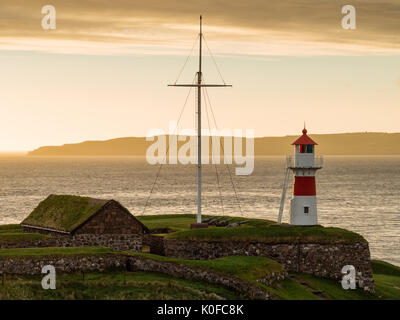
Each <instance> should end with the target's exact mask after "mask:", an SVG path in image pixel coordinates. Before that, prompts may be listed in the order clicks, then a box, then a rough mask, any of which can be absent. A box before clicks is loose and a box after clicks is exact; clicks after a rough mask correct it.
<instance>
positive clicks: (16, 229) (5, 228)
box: [0, 224, 24, 234]
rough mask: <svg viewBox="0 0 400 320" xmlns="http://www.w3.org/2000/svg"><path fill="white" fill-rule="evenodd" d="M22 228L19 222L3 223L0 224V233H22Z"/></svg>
mask: <svg viewBox="0 0 400 320" xmlns="http://www.w3.org/2000/svg"><path fill="white" fill-rule="evenodd" d="M22 232H24V229H23V228H22V227H21V226H20V225H19V224H3V225H0V234H1V233H22Z"/></svg>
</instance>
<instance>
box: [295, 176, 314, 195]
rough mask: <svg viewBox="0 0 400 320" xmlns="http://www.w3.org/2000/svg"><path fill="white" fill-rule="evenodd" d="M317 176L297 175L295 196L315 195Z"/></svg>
mask: <svg viewBox="0 0 400 320" xmlns="http://www.w3.org/2000/svg"><path fill="white" fill-rule="evenodd" d="M316 194H317V193H316V188H315V177H295V178H294V190H293V195H295V196H315V195H316Z"/></svg>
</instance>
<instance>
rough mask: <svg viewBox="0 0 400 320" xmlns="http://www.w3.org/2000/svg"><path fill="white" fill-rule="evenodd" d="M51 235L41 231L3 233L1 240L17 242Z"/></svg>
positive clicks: (40, 238) (46, 237) (0, 236)
mask: <svg viewBox="0 0 400 320" xmlns="http://www.w3.org/2000/svg"><path fill="white" fill-rule="evenodd" d="M49 238H51V236H49V235H45V234H40V233H18V232H17V233H1V232H0V242H7V243H15V242H25V241H36V240H43V239H49Z"/></svg>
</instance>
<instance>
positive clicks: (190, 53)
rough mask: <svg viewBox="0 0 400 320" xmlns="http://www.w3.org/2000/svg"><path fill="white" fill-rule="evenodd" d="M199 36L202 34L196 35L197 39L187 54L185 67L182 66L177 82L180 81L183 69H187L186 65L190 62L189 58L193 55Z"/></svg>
mask: <svg viewBox="0 0 400 320" xmlns="http://www.w3.org/2000/svg"><path fill="white" fill-rule="evenodd" d="M199 38H200V35H198V36H197V37H196V40H194V43H193V46H192V49H191V50H190V52H189V55H188V56H187V58H186V61H185V63H184V64H183V67H182V69H181V71H180V72H179V74H178V78H176V80H175V84H176V83H177V82H178V81H179V78H180V77H181V75H182V72H183V70H184V69H185V67H186V65H187V63H188V61H189V58H190V57H191V56H192V53H193V49H194V47H195V46H196V43H197V41H198V39H199Z"/></svg>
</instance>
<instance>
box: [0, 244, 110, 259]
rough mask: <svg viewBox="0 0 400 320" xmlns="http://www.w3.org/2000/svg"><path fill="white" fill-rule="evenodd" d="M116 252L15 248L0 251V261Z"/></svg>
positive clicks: (84, 249)
mask: <svg viewBox="0 0 400 320" xmlns="http://www.w3.org/2000/svg"><path fill="white" fill-rule="evenodd" d="M110 254H117V252H116V251H115V250H113V249H110V248H105V247H66V248H58V247H57V248H52V247H46V248H17V249H2V250H0V259H9V258H21V259H23V258H28V257H29V258H31V257H34V258H42V257H58V256H85V255H110Z"/></svg>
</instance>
